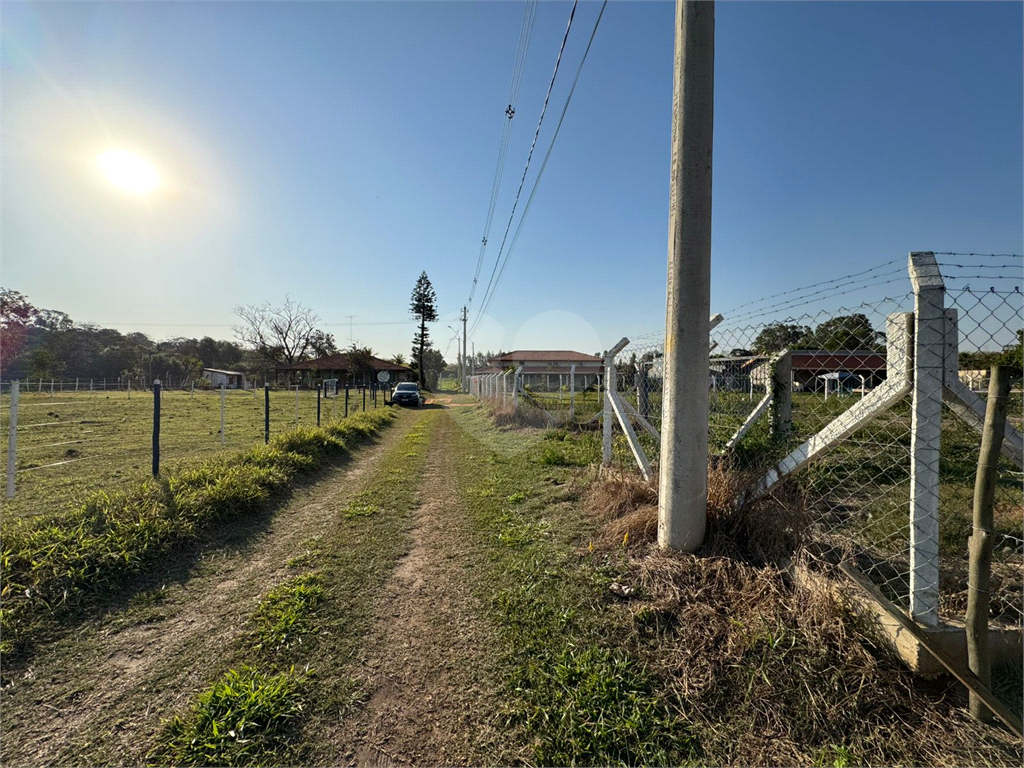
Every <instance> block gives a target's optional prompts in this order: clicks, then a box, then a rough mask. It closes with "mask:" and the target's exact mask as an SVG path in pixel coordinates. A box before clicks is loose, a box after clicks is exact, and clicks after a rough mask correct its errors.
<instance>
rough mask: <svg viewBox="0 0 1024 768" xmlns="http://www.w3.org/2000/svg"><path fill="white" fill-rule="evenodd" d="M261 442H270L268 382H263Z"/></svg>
mask: <svg viewBox="0 0 1024 768" xmlns="http://www.w3.org/2000/svg"><path fill="white" fill-rule="evenodd" d="M263 442H264V443H269V442H270V382H268V381H265V382H263Z"/></svg>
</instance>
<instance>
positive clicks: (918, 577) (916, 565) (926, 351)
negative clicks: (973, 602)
mask: <svg viewBox="0 0 1024 768" xmlns="http://www.w3.org/2000/svg"><path fill="white" fill-rule="evenodd" d="M909 264H910V280H911V283H912V285H913V287H914V380H913V384H912V392H913V411H912V415H911V425H910V430H911V432H910V455H911V456H910V613H911V615H912V616H913V617H914V619H915V620H916V621H918V622H920V623H921V624H924V625H925V626H930V627H934V626H936V625H937V624H938V619H939V616H938V602H939V449H940V446H941V441H942V386H943V367H944V365H943V363H944V360H943V352H944V345H945V330H946V329H945V326H946V312H945V285H944V283H943V281H942V275H941V273H940V272H939V267H938V264H937V263H936V261H935V255H934V254H933V253H931V252H915V253H911V254H910V258H909Z"/></svg>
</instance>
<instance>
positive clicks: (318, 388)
mask: <svg viewBox="0 0 1024 768" xmlns="http://www.w3.org/2000/svg"><path fill="white" fill-rule="evenodd" d="M323 386H324V385H323V384H317V385H316V425H317V426H318V427H319V426H320V393H321V391H322V390H323Z"/></svg>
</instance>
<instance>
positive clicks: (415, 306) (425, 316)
mask: <svg viewBox="0 0 1024 768" xmlns="http://www.w3.org/2000/svg"><path fill="white" fill-rule="evenodd" d="M409 311H410V312H412V314H413V316H414V317H416V319H417V320H419V322H420V327H419V330H418V331H417V332H416V335H415V336H413V339H412V354H413V357H414V358H415V359H416V370H417V375H418V376H419V380H420V387H425V386H426V376H425V375H424V369H423V353H424V352H425V351H426V350H427V349H428V348H429V347H430V334H429V333H428V332H427V323H433V322H435V321H436V320H437V294H436V293H434V286H432V285H431V284H430V278H428V277H427V273H426V272H423V273H421V274H420V276H419V279H418V280H417V281H416V287H415V288H413V289H412V305H411V306H410V308H409Z"/></svg>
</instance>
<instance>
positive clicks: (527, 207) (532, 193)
mask: <svg viewBox="0 0 1024 768" xmlns="http://www.w3.org/2000/svg"><path fill="white" fill-rule="evenodd" d="M607 5H608V0H604V2H603V3H602V4H601V10H600V12H599V13H598V14H597V20H596V21H595V22H594V28H593V29H592V30H591V32H590V39H589V40H588V41H587V47H586V48H585V49H584V51H583V58H582V59H580V64H579V66H578V67H577V68H576V77H575V78H574V79H573V81H572V87H571V88H570V89H569V94H568V95H567V96H566V97H565V104H564V105H563V106H562V114H561V115H560V116H559V118H558V125H556V126H555V132H554V134H552V136H551V143H550V144H549V145H548V151H547V152H546V153H545V155H544V162H542V163H541V165H540V170H539V171H537V178H536V179H535V180H534V182H533V188H532V189H531V190H530V196H529V197H528V198H527V199H526V205H525V206H523V214H522V216H520V217H519V225H518V226H517V227H516V232H515V234H514V235H513V236H512V241H511V242H510V243H509V246H508V252H507V253H506V254H505V260H504V261H503V262H502V263H501V269H499V270H498V277H497V279H496V280H495V281H494V288H493V290H492V291H491V292H490V295H489V296H486V297H485V301H484V305H483V307H482V308H481V310H480V314H483V313H484V312H485V311H487V307H488V306H490V303H491V299H492V298H494V294H495V292H496V291H497V290H498V284H499V283H500V282H501V276H502V275H503V274H504V273H505V266H506V265H507V264H508V261H509V258H510V257H511V255H512V251H513V250H514V249H515V245H516V242H518V240H519V233H520V232H521V231H522V229H523V223H524V222H525V221H526V215H527V214H528V213H529V212H530V206H531V205H532V204H533V198H534V196H535V195H536V194H537V187H538V186H539V185H540V180H541V177H543V176H544V169H545V168H547V166H548V160H550V159H551V151H552V150H553V149H554V148H555V141H556V140H557V139H558V132H559V131H560V130H562V122H563V121H564V120H565V114H566V112H568V111H569V103H570V102H571V101H572V96H573V94H574V93H575V92H576V85H577V83H579V81H580V73H581V72H582V71H583V65H584V64H585V63H586V61H587V55H588V54H589V53H590V46H591V45H592V44H593V42H594V36H595V35H596V34H597V28H598V26H600V24H601V17H602V16H604V9H605V8H606V7H607ZM498 257H499V258H500V257H501V253H500V252H499V254H498ZM477 319H478V320H479V315H478V316H477Z"/></svg>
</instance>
